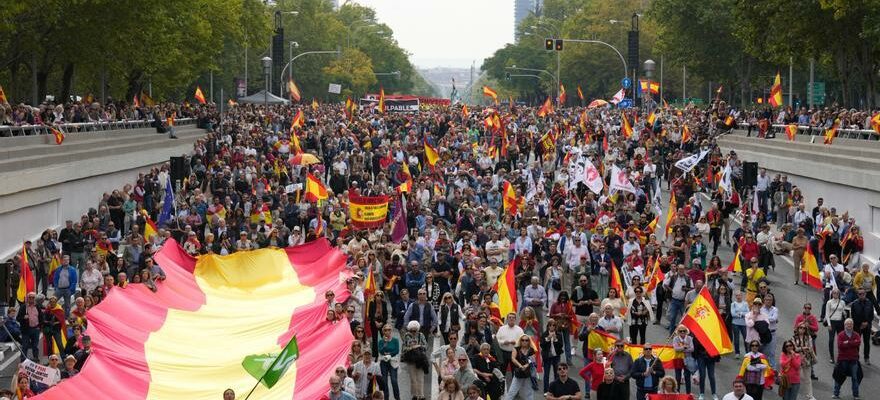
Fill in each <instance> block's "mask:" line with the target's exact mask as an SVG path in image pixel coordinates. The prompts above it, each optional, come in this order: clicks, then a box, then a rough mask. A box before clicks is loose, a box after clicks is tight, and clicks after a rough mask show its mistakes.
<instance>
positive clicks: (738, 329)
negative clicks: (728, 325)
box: [732, 325, 748, 354]
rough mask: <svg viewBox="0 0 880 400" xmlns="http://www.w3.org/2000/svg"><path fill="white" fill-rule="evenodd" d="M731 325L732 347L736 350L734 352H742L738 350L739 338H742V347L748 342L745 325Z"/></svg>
mask: <svg viewBox="0 0 880 400" xmlns="http://www.w3.org/2000/svg"><path fill="white" fill-rule="evenodd" d="M732 326H733V348H734V351H736V354H742V353H740V352H739V339H740V338H742V342H743V347H748V343H746V326H745V325H732ZM743 350H746V349H743Z"/></svg>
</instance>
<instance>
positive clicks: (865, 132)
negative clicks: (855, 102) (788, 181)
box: [737, 123, 880, 141]
mask: <svg viewBox="0 0 880 400" xmlns="http://www.w3.org/2000/svg"><path fill="white" fill-rule="evenodd" d="M751 126H752V130H754V131H756V132H757V130H758V125H757V124H754V125H751ZM787 126H788V125H784V124H773V125H770V131H769V135H768V136H769V137H776V135H777V134H778V135H781V136H782V137H785V128H786V127H787ZM797 127H798V131H797V134H798V135H804V136H823V135H824V134H825V130H826V128H825V127H821V126H810V125H798V126H797ZM737 128H739V129H741V130H748V129H749V124H748V123H740V124H737ZM836 137H838V138H843V139H854V140H872V141H880V134H878V133H877V131H875V130H873V129H838V130H837V136H836Z"/></svg>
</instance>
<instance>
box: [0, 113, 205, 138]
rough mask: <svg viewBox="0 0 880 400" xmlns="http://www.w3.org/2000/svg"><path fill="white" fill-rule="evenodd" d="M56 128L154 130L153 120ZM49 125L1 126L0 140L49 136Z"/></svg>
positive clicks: (191, 121)
mask: <svg viewBox="0 0 880 400" xmlns="http://www.w3.org/2000/svg"><path fill="white" fill-rule="evenodd" d="M194 123H196V118H179V119H175V120H174V125H192V124H194ZM55 127H56V128H58V129H59V130H61V131H62V132H64V133H78V132H102V131H113V130H123V129H139V128H152V127H153V120H125V121H113V122H109V121H108V122H82V123H70V124H58V125H55ZM49 128H50V127H49V126H47V125H21V126H0V138H2V137H16V136H33V135H49V134H51V133H52V131H50V130H49Z"/></svg>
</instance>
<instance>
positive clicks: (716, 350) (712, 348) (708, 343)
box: [681, 286, 733, 357]
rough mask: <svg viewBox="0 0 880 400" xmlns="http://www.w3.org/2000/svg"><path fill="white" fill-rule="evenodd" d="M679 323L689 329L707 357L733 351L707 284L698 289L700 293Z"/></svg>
mask: <svg viewBox="0 0 880 400" xmlns="http://www.w3.org/2000/svg"><path fill="white" fill-rule="evenodd" d="M681 323H682V325H684V326H686V327H687V328H688V329H690V331H691V333H692V334H693V335H694V337H695V338H696V339H697V340H698V341H699V342H700V344H701V345H703V347H704V348H705V349H706V352H707V353H709V357H715V356H720V355H723V354H727V353H730V352H732V351H733V345H732V344H731V342H730V337H729V336H727V328H726V327H725V326H724V320H723V319H721V314H719V313H718V307H717V306H716V305H715V301H714V300H712V295H711V294H709V288H708V287H707V286H703V288H702V289H700V293H699V294H698V295H697V297H696V298H695V299H694V301H693V302H692V303H691V306H690V307H689V308H688V311H687V313H685V315H684V318H683V319H682V320H681Z"/></svg>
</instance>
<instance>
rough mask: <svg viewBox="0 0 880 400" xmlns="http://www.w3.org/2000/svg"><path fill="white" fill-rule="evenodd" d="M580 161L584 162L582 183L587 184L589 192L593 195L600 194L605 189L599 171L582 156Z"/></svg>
mask: <svg viewBox="0 0 880 400" xmlns="http://www.w3.org/2000/svg"><path fill="white" fill-rule="evenodd" d="M581 159H583V160H584V183H586V184H587V187H588V188H590V191H591V192H593V193H595V194H600V193H602V189H604V188H605V180H604V179H602V175H600V174H599V170H598V169H596V166H595V165H593V163H592V162H591V161H590V159H589V158H587V157H585V156H583V155H582V156H581Z"/></svg>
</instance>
